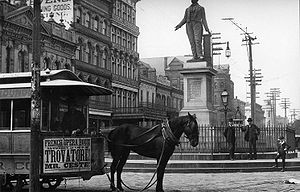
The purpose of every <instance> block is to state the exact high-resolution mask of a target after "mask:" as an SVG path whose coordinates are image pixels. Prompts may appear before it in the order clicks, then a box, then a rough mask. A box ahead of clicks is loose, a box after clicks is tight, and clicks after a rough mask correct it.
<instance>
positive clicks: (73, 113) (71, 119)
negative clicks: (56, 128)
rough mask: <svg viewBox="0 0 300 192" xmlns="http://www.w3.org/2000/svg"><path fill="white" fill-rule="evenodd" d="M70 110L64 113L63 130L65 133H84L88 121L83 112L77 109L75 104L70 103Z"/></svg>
mask: <svg viewBox="0 0 300 192" xmlns="http://www.w3.org/2000/svg"><path fill="white" fill-rule="evenodd" d="M68 108H69V110H68V112H66V113H65V114H64V117H63V120H62V124H61V127H62V130H63V132H64V133H65V134H67V135H71V134H82V133H83V131H84V129H85V128H86V121H85V117H84V115H83V113H82V112H81V111H79V110H77V109H76V107H75V105H74V104H73V103H72V104H69V107H68Z"/></svg>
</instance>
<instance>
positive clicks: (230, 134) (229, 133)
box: [224, 118, 235, 161]
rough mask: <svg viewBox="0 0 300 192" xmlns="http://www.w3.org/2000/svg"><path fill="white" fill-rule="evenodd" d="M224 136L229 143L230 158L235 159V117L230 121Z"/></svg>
mask: <svg viewBox="0 0 300 192" xmlns="http://www.w3.org/2000/svg"><path fill="white" fill-rule="evenodd" d="M224 136H225V138H226V141H227V143H228V149H229V158H230V160H232V161H233V160H234V151H235V127H234V125H233V119H232V118H230V119H229V122H228V126H227V127H226V128H225V131H224Z"/></svg>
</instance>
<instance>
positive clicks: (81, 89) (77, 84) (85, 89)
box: [0, 79, 112, 96]
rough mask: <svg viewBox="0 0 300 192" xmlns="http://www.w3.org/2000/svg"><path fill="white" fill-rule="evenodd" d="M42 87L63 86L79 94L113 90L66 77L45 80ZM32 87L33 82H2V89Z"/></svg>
mask: <svg viewBox="0 0 300 192" xmlns="http://www.w3.org/2000/svg"><path fill="white" fill-rule="evenodd" d="M40 86H41V88H63V89H65V91H66V92H67V91H69V92H70V93H72V94H78V95H86V96H92V95H110V94H111V93H112V91H111V90H110V89H108V88H105V87H102V86H99V85H95V84H91V83H86V82H83V81H73V80H64V79H55V80H51V81H44V82H41V84H40ZM24 88H29V89H30V88H31V83H11V84H0V89H24Z"/></svg>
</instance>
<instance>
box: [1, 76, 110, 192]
mask: <svg viewBox="0 0 300 192" xmlns="http://www.w3.org/2000/svg"><path fill="white" fill-rule="evenodd" d="M40 87H41V124H40V138H39V143H40V146H41V147H40V152H39V153H40V165H39V167H40V178H41V184H42V187H43V188H51V189H54V188H56V187H57V186H59V184H60V183H61V181H62V180H63V178H64V177H81V178H83V179H89V178H91V177H92V176H94V175H100V174H104V173H105V172H104V142H105V141H104V138H103V136H102V135H101V133H99V131H98V130H91V129H89V127H88V115H89V113H88V111H89V107H88V101H89V96H93V95H109V94H111V90H110V89H108V88H105V87H101V86H98V85H94V84H90V83H86V82H83V81H81V80H80V79H79V78H78V77H77V76H76V75H75V74H74V73H73V72H71V71H69V70H53V71H47V72H46V71H42V72H41V77H40ZM30 120H31V73H29V72H25V73H7V74H0V186H1V187H2V189H5V190H7V189H9V190H13V191H18V190H20V189H21V188H22V187H23V186H24V185H25V184H26V180H27V179H28V178H29V168H30V166H29V160H30V159H29V158H30Z"/></svg>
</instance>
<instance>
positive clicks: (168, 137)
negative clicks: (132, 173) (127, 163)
mask: <svg viewBox="0 0 300 192" xmlns="http://www.w3.org/2000/svg"><path fill="white" fill-rule="evenodd" d="M189 124H190V121H189V122H188V123H187V125H186V126H188V127H189ZM158 126H159V125H156V126H154V127H152V128H151V129H150V130H148V131H146V132H144V133H142V134H140V135H139V136H137V137H135V138H134V139H136V138H139V137H141V136H143V135H145V134H147V133H149V132H150V131H152V130H154V129H155V128H156V127H158ZM161 126H162V129H161V134H162V137H163V146H162V152H161V154H160V157H159V161H158V163H157V166H156V169H155V172H154V174H153V176H152V178H151V179H150V181H149V182H148V184H147V185H146V186H145V187H144V188H143V189H141V190H139V189H133V188H130V187H129V186H128V185H126V184H125V183H124V182H123V180H122V179H121V183H122V184H123V185H124V186H125V187H126V188H127V189H129V190H132V191H138V192H143V191H145V190H147V189H149V188H150V187H152V186H153V185H154V184H155V183H156V182H157V179H156V180H155V181H154V182H153V183H152V181H153V179H154V177H155V175H156V174H157V170H158V167H159V166H160V164H161V160H162V157H163V154H164V152H165V144H166V142H168V143H169V144H171V145H174V146H175V145H176V146H178V145H179V144H180V142H179V138H177V137H176V136H175V134H174V133H173V131H172V130H171V128H170V126H169V123H168V120H166V121H164V122H163V123H162V124H161ZM192 135H194V134H192ZM158 136H160V135H159V134H155V135H154V136H152V137H151V138H149V139H148V140H146V141H145V142H144V143H142V144H139V145H127V144H114V145H119V146H125V147H140V146H142V145H144V144H146V143H149V142H150V141H152V140H153V139H154V138H156V137H158ZM106 139H107V141H108V142H111V141H110V140H108V138H106ZM134 139H131V141H132V140H134ZM106 175H107V177H108V179H109V181H110V183H111V184H112V185H113V186H114V183H112V182H111V178H110V177H109V175H108V174H107V173H106Z"/></svg>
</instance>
